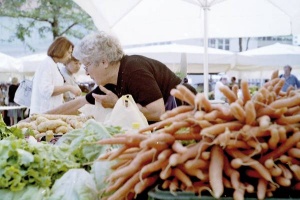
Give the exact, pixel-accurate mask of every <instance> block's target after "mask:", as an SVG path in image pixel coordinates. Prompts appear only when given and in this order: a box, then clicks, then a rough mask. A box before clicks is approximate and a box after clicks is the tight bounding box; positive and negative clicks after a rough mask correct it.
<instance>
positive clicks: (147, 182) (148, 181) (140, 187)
mask: <svg viewBox="0 0 300 200" xmlns="http://www.w3.org/2000/svg"><path fill="white" fill-rule="evenodd" d="M157 179H158V176H157V175H154V176H151V177H147V178H145V179H144V180H143V181H142V182H138V183H137V184H136V185H135V186H134V192H135V194H140V193H142V192H143V191H144V190H145V189H146V188H148V187H150V186H152V185H154V184H155V183H156V181H157Z"/></svg>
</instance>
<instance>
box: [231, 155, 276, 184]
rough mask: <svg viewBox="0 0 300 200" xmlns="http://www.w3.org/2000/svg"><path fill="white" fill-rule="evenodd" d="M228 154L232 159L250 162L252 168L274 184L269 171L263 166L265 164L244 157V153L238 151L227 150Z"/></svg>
mask: <svg viewBox="0 0 300 200" xmlns="http://www.w3.org/2000/svg"><path fill="white" fill-rule="evenodd" d="M226 152H227V153H228V154H229V155H231V156H232V157H235V158H240V159H242V161H243V162H249V163H251V165H249V166H250V167H251V168H253V169H256V170H257V172H258V173H259V174H260V175H261V176H262V177H263V178H264V179H266V180H267V181H270V182H271V183H274V182H273V180H272V177H271V175H270V173H269V171H268V170H267V169H266V168H265V167H264V166H263V165H262V164H261V163H264V162H258V161H257V160H254V159H252V158H249V157H247V156H246V155H244V154H243V153H242V152H240V151H238V150H233V149H232V150H231V149H230V150H229V149H228V150H226Z"/></svg>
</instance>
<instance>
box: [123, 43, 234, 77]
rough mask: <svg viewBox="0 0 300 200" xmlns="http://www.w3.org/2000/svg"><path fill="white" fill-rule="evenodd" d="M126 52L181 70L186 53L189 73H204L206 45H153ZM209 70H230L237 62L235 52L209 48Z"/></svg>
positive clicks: (176, 70) (126, 50)
mask: <svg viewBox="0 0 300 200" xmlns="http://www.w3.org/2000/svg"><path fill="white" fill-rule="evenodd" d="M124 51H125V53H126V54H129V55H132V54H138V55H143V56H147V57H149V58H153V59H156V60H159V61H161V62H163V63H165V64H166V65H167V66H168V67H169V68H170V69H171V70H173V71H175V72H178V71H181V67H182V66H181V65H183V63H184V62H182V59H183V58H185V57H184V56H183V55H186V62H187V73H203V63H204V61H203V54H204V47H200V46H193V45H181V44H167V45H153V46H144V47H136V48H127V49H125V50H124ZM208 62H209V68H208V70H209V72H210V73H218V72H225V71H227V70H229V69H230V68H231V67H232V66H233V65H234V62H235V53H233V52H230V51H225V50H220V49H215V48H208Z"/></svg>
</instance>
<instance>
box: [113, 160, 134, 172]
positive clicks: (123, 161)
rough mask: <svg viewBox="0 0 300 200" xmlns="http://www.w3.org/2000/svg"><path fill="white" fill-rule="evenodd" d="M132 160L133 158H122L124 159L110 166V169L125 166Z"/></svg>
mask: <svg viewBox="0 0 300 200" xmlns="http://www.w3.org/2000/svg"><path fill="white" fill-rule="evenodd" d="M130 162H131V160H122V161H118V162H117V163H115V164H114V165H112V166H110V169H112V170H116V169H118V168H121V167H124V166H127V165H129V163H130Z"/></svg>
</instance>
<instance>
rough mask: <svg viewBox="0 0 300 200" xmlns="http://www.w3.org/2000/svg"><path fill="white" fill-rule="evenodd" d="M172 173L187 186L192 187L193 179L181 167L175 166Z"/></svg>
mask: <svg viewBox="0 0 300 200" xmlns="http://www.w3.org/2000/svg"><path fill="white" fill-rule="evenodd" d="M172 175H173V176H174V177H176V178H177V179H178V180H180V181H181V182H182V183H183V184H185V185H186V186H187V187H191V186H192V185H193V184H192V181H191V179H190V178H189V177H188V176H187V175H186V174H185V173H184V172H183V171H181V170H180V169H179V168H174V169H173V170H172Z"/></svg>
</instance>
